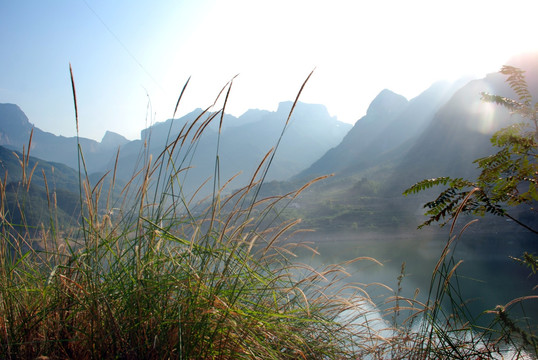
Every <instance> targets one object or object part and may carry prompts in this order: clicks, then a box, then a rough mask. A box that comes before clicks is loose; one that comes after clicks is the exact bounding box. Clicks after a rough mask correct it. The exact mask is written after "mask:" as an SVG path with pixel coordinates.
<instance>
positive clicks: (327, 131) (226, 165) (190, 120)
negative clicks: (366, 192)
mask: <svg viewBox="0 0 538 360" xmlns="http://www.w3.org/2000/svg"><path fill="white" fill-rule="evenodd" d="M291 107H292V102H282V103H281V104H279V107H278V110H277V111H274V112H272V111H266V110H258V109H251V110H248V111H247V112H245V113H244V114H243V115H241V116H240V117H235V116H232V115H229V114H225V115H224V116H223V117H222V122H221V115H220V113H217V114H215V113H210V112H203V110H202V109H195V110H194V111H192V112H191V113H189V114H187V115H185V116H183V117H181V118H179V119H170V120H167V121H165V122H161V123H157V124H154V125H152V126H150V127H148V128H147V129H144V130H142V131H141V140H134V141H128V140H127V139H125V138H124V137H123V136H121V135H119V134H115V133H112V132H109V131H107V132H106V133H105V135H104V137H103V139H102V140H101V142H97V141H94V140H90V139H85V138H80V139H79V140H80V144H81V148H82V151H83V154H84V164H85V166H86V170H87V171H88V173H89V174H90V175H91V177H92V178H99V177H100V176H101V175H102V174H104V173H106V172H108V171H111V170H113V169H114V167H115V166H117V168H116V174H117V177H118V179H122V180H124V182H126V181H129V180H130V179H131V177H132V176H133V174H135V173H136V172H137V171H139V170H140V169H142V168H143V167H144V165H143V164H144V162H145V160H147V159H149V156H151V157H152V159H153V160H155V159H157V158H158V156H159V155H160V154H161V152H162V151H163V150H164V149H165V144H167V143H168V144H169V143H171V142H172V141H174V140H175V139H176V138H177V137H178V135H179V134H180V132H181V131H182V129H183V130H184V131H185V132H186V131H187V129H189V128H190V127H191V125H192V129H191V130H192V131H191V132H190V133H189V135H188V136H189V141H188V142H186V143H185V146H184V148H183V149H181V151H177V152H176V154H175V159H174V161H175V162H176V163H175V165H176V166H191V169H190V170H189V171H188V172H185V174H184V175H185V178H184V179H187V178H188V181H187V184H186V185H185V188H184V189H185V190H187V189H189V190H191V191H193V190H195V189H196V188H197V187H198V186H199V185H200V184H201V183H202V182H204V181H205V180H206V179H207V178H209V177H211V176H213V174H214V169H215V167H214V164H215V159H216V156H217V144H219V145H218V155H219V169H220V170H219V174H220V179H221V181H223V182H224V181H226V180H228V179H229V178H231V177H232V176H234V175H236V174H237V173H239V172H242V173H241V174H240V175H239V176H238V177H237V178H236V179H235V182H234V183H233V185H234V186H242V185H244V184H246V183H247V182H248V181H249V180H250V176H251V175H252V174H253V173H254V171H255V169H256V167H257V166H258V164H259V162H260V161H261V160H262V159H263V157H264V156H265V154H266V153H267V152H268V151H269V150H270V149H271V148H272V147H274V146H275V144H276V143H277V141H279V138H280V136H281V134H282V133H283V129H284V127H285V126H286V120H287V119H288V114H289V111H290V110H291ZM209 120H211V121H209ZM193 124H194V125H193ZM199 128H204V131H203V134H201V136H198V134H197V133H196V131H197V130H198V129H199ZM350 128H351V125H349V124H345V123H342V122H340V121H338V120H337V119H336V118H335V117H331V116H330V115H329V113H328V111H327V109H326V108H325V107H324V106H323V105H313V104H304V103H298V104H297V105H296V107H295V109H294V113H293V115H292V116H291V118H290V122H289V124H287V126H286V130H285V131H284V136H283V138H282V139H281V141H280V145H279V148H278V150H277V151H276V153H275V156H274V158H273V161H272V164H271V168H270V171H269V173H268V174H267V179H278V180H284V179H286V178H288V177H289V176H290V175H293V174H295V173H298V172H299V171H301V170H303V169H305V168H306V167H308V166H310V165H311V164H312V163H313V162H314V161H315V160H316V159H318V158H319V157H320V156H321V155H323V153H325V152H326V151H327V150H329V149H330V148H331V147H333V146H336V145H337V144H338V143H339V142H340V141H341V140H342V138H343V137H344V136H345V134H346V133H347V132H348V131H349V129H350ZM32 130H33V137H32V143H31V151H30V153H31V154H32V155H33V156H36V157H38V158H41V159H43V160H46V161H55V162H59V163H63V164H66V165H68V166H70V167H72V168H75V169H77V168H78V166H79V163H78V161H79V160H78V154H77V138H76V137H63V136H56V135H54V134H51V133H48V132H44V131H42V130H40V129H38V128H36V127H34V126H33V125H32V124H31V123H30V122H29V120H28V118H27V117H26V115H25V114H24V113H23V112H22V110H21V109H20V108H19V107H18V106H17V105H14V104H0V145H3V146H5V147H8V148H10V149H14V150H22V149H23V148H27V147H28V141H29V138H30V133H31V132H32ZM194 136H196V137H199V139H198V141H197V142H196V144H197V145H196V148H192V147H191V143H190V140H192V139H193V137H194ZM118 149H120V152H119V162H118V163H116V161H115V160H116V154H117V150H118ZM176 150H178V149H176ZM187 173H188V174H187ZM187 175H188V176H187Z"/></svg>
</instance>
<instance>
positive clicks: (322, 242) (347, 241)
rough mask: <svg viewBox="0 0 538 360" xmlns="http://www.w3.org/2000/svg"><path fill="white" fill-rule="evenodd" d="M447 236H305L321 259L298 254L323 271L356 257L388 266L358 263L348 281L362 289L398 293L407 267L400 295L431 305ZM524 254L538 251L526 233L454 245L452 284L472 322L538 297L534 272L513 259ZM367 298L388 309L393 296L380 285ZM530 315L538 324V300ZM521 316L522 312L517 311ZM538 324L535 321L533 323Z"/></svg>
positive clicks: (465, 238) (466, 238)
mask: <svg viewBox="0 0 538 360" xmlns="http://www.w3.org/2000/svg"><path fill="white" fill-rule="evenodd" d="M447 234H448V229H447V230H446V232H439V231H420V230H417V231H416V233H411V234H410V233H407V234H383V233H376V232H370V233H357V234H345V235H339V236H334V235H329V234H322V233H306V234H302V235H301V236H300V239H301V240H303V241H308V242H311V243H312V244H311V246H312V247H313V248H314V249H316V250H317V251H318V252H319V253H320V255H315V256H312V254H310V253H307V252H306V251H302V250H301V251H298V252H297V253H298V255H299V257H298V261H299V262H304V263H307V264H309V265H312V266H313V267H315V268H321V267H323V266H324V265H327V264H333V263H341V262H344V261H347V260H351V259H353V258H356V257H363V256H367V257H373V258H375V259H376V260H378V261H380V262H381V263H382V264H383V265H382V266H380V265H377V264H375V263H374V262H371V261H365V260H362V261H359V262H356V263H353V264H351V265H349V266H347V267H346V269H347V271H348V272H349V273H350V274H351V276H350V277H349V278H347V279H346V281H349V282H359V283H363V284H370V283H382V284H385V285H388V286H389V287H390V288H392V289H393V290H394V291H396V290H397V289H398V276H399V275H400V273H401V268H402V263H403V262H405V271H404V274H405V276H404V278H403V280H402V283H401V286H400V287H401V292H400V294H401V295H402V296H404V297H408V298H412V297H413V296H414V294H415V291H416V289H419V293H418V297H417V299H418V300H419V301H422V302H424V301H426V300H427V298H428V291H429V288H430V283H431V278H432V271H433V269H434V268H435V265H436V264H437V262H438V259H439V256H440V255H441V253H442V250H443V248H444V247H445V245H446V241H447V239H448V235H447ZM524 251H528V252H531V253H533V252H534V253H537V252H538V237H536V235H532V234H529V233H525V232H510V233H502V234H501V233H496V234H486V235H484V234H477V233H472V232H470V231H469V232H467V233H464V234H463V235H462V236H461V237H460V238H459V239H457V240H456V242H455V248H454V251H453V252H451V254H452V255H453V257H454V259H455V263H457V262H458V261H459V260H463V262H462V263H461V264H460V266H459V267H458V270H457V272H456V277H455V278H453V280H452V283H455V281H456V280H457V282H458V283H459V286H460V289H461V296H462V298H463V299H464V300H465V301H466V306H467V307H468V309H469V311H470V312H471V314H472V316H473V317H477V316H479V315H480V314H481V313H482V312H483V311H484V310H488V309H494V308H495V306H496V305H505V304H507V303H508V302H509V301H511V300H513V299H514V298H518V297H521V296H527V295H538V290H537V289H534V290H533V287H535V286H536V285H537V283H538V282H537V281H536V280H537V277H536V276H535V277H530V276H529V274H530V273H531V271H530V269H529V268H527V267H525V266H522V265H521V264H519V263H518V262H516V261H515V260H513V259H511V258H510V256H513V257H521V256H522V254H523V252H524ZM368 293H369V294H370V296H371V297H372V298H373V300H374V302H375V303H376V304H377V305H378V306H379V307H380V308H383V307H386V305H384V301H385V300H386V298H387V297H388V296H392V295H394V292H391V291H389V290H387V289H385V288H383V287H380V286H371V287H368ZM524 309H525V311H526V313H525V315H527V316H531V317H533V319H534V320H535V321H536V320H538V319H537V317H538V300H536V299H534V300H532V299H531V300H527V301H526V302H525V307H524ZM512 310H513V311H517V312H518V315H522V313H521V312H520V310H521V309H520V307H519V306H516V307H513V308H512ZM492 319H493V317H492V316H491V315H485V316H482V317H481V318H480V319H479V322H480V323H484V324H487V323H489V322H490V321H491V320H492ZM534 323H536V322H534Z"/></svg>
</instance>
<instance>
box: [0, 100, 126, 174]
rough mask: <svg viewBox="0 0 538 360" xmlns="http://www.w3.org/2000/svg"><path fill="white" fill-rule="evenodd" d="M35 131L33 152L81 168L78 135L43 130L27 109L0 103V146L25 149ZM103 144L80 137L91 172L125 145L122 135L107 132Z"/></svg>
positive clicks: (48, 159)
mask: <svg viewBox="0 0 538 360" xmlns="http://www.w3.org/2000/svg"><path fill="white" fill-rule="evenodd" d="M32 130H33V136H32V144H31V146H32V148H31V149H30V153H31V154H32V155H33V156H36V157H38V158H40V159H43V160H46V161H54V162H59V163H62V164H65V165H67V166H69V167H71V168H74V169H76V168H78V154H77V138H76V137H64V136H57V135H54V134H51V133H49V132H45V131H42V130H41V129H39V128H37V127H35V126H34V125H33V124H31V123H30V121H29V120H28V118H27V117H26V115H25V114H24V112H23V111H22V110H21V109H20V108H19V107H18V106H17V105H15V104H0V145H1V146H4V147H7V148H10V149H13V150H17V151H22V149H23V147H24V148H26V149H27V148H28V141H29V139H30V133H31V132H32ZM103 140H104V141H105V142H104V143H99V142H97V141H95V140H91V139H87V138H83V137H81V138H80V139H79V141H80V145H81V148H82V149H83V152H84V158H85V162H86V168H87V170H88V172H89V173H92V172H94V171H99V170H101V169H102V167H103V160H104V159H106V160H105V161H104V162H105V163H108V160H109V159H110V158H112V157H113V156H114V154H115V150H117V148H118V146H120V145H122V144H125V141H126V139H125V138H123V137H122V136H121V135H118V134H114V133H111V132H108V133H107V134H105V137H104V138H103Z"/></svg>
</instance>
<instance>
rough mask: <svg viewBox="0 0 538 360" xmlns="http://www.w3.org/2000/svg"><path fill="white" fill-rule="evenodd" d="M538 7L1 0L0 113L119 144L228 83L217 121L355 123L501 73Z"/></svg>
mask: <svg viewBox="0 0 538 360" xmlns="http://www.w3.org/2000/svg"><path fill="white" fill-rule="evenodd" d="M537 10H538V1H536V0H512V1H507V0H503V1H497V0H487V1H481V0H472V1H470V0H461V1H460V0H452V1H432V0H428V1H418V0H415V1H413V0H407V1H401V0H375V1H374V0H369V1H362V0H355V1H339V0H334V1H327V0H324V1H313V0H305V1H294V0H283V1H281V0H270V1H269V0H267V1H266V0H259V1H256V0H226V1H224V0H223V1H218V0H189V1H182V0H152V1H134V0H129V1H128V0H47V1H43V0H0V46H1V47H0V69H1V71H0V103H6V102H10V103H16V104H18V105H19V106H20V107H21V108H22V109H23V111H24V112H25V113H26V114H27V116H28V117H29V119H30V121H31V122H32V123H34V124H35V125H36V126H38V127H39V128H41V129H43V130H46V131H50V132H53V133H55V134H61V135H65V136H72V135H74V134H75V122H74V110H73V102H72V93H71V85H70V80H69V63H71V64H72V67H73V72H74V76H75V82H76V87H77V97H78V106H79V119H80V132H81V136H85V137H90V138H94V139H100V138H101V137H102V136H103V134H104V132H105V131H106V130H112V131H115V132H118V133H120V134H122V135H124V136H126V137H128V138H129V139H134V138H137V137H139V134H140V130H141V129H142V128H144V127H146V126H147V125H149V124H150V123H152V122H156V121H164V120H166V119H168V118H170V117H171V116H172V113H173V110H174V106H175V102H176V100H177V97H178V95H179V92H180V90H181V88H182V87H183V84H184V83H185V81H186V80H187V78H188V77H189V76H191V75H192V79H191V82H190V84H189V87H188V89H187V93H186V95H185V97H184V101H183V103H182V105H181V106H180V110H179V113H180V115H181V114H185V113H187V112H190V111H191V110H193V109H194V108H197V107H207V106H209V105H210V104H211V103H212V102H213V100H214V98H215V96H216V95H217V94H218V92H219V91H220V89H221V88H222V86H224V85H225V84H226V82H227V81H228V80H230V79H231V78H232V77H233V76H234V75H236V74H239V76H238V77H237V78H236V79H235V81H234V85H233V88H232V93H231V96H230V99H229V103H228V107H227V110H228V112H229V113H231V114H233V115H237V116H238V115H241V114H242V113H243V112H244V111H246V110H247V109H249V108H260V109H267V110H276V107H277V105H278V103H279V102H281V101H285V100H293V99H294V98H295V95H296V93H297V91H298V90H299V88H300V86H301V84H302V82H303V81H304V80H305V78H306V77H307V75H308V74H309V73H310V71H311V70H313V69H314V68H315V71H314V74H313V76H312V78H311V79H310V81H309V83H308V84H307V86H306V88H305V90H304V92H303V95H302V97H301V100H302V101H304V102H308V103H322V104H325V105H326V106H327V108H328V110H329V112H330V114H331V115H334V116H337V117H338V119H340V120H342V121H345V122H349V123H354V122H355V121H356V120H358V119H359V118H360V117H361V116H363V115H364V114H365V112H366V109H367V106H368V104H369V103H370V102H371V100H372V99H373V98H374V97H375V96H376V95H377V94H378V93H379V92H380V91H381V90H382V89H384V88H388V89H391V90H393V91H395V92H397V93H400V94H402V95H404V96H406V97H407V98H412V97H414V96H416V95H418V94H419V93H420V92H421V91H423V90H425V89H426V88H427V87H428V86H429V85H431V84H432V83H433V82H435V81H437V80H442V79H449V80H455V79H456V78H458V77H460V76H463V75H477V76H483V75H484V74H485V73H488V72H493V71H497V70H498V69H499V68H500V67H501V65H503V64H504V63H505V62H506V60H508V59H509V58H510V57H511V56H512V55H516V54H518V53H521V52H525V51H535V50H538V41H536V36H535V35H536V33H537V32H536V14H537V13H538V12H537Z"/></svg>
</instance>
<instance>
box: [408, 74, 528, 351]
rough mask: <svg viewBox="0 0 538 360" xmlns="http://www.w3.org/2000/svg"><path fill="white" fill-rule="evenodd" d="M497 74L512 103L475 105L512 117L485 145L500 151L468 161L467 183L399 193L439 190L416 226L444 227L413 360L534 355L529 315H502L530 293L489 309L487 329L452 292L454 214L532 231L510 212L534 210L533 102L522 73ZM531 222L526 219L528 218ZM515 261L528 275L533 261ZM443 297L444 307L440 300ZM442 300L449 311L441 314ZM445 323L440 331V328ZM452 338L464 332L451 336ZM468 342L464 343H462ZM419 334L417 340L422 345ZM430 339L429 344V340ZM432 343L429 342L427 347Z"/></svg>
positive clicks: (445, 181)
mask: <svg viewBox="0 0 538 360" xmlns="http://www.w3.org/2000/svg"><path fill="white" fill-rule="evenodd" d="M501 73H502V74H505V75H508V78H507V82H508V84H509V85H510V87H511V89H512V90H513V91H514V92H515V94H516V95H517V97H518V99H517V100H514V99H510V98H506V97H502V96H498V95H490V94H486V93H482V99H483V100H484V101H486V102H491V103H496V104H499V105H501V106H503V107H505V108H507V109H509V110H510V111H511V112H512V115H513V116H517V117H518V120H519V122H518V123H516V124H514V125H512V126H510V127H507V128H504V129H501V130H499V131H498V132H496V133H495V134H494V135H493V136H492V137H491V143H492V145H494V146H495V147H497V148H500V150H498V152H497V153H496V154H494V155H491V156H487V157H484V158H480V159H477V160H475V161H474V163H475V164H477V165H478V168H479V169H480V174H479V175H478V177H477V179H476V180H474V181H471V180H466V179H462V178H450V177H440V178H435V179H427V180H422V181H420V182H418V183H416V184H414V185H413V186H411V187H410V188H408V189H407V190H405V192H404V195H409V194H416V193H419V192H421V191H425V190H427V189H430V188H433V187H434V186H446V187H447V188H446V189H445V190H443V191H442V192H441V193H440V194H439V195H438V196H437V198H436V199H435V200H433V201H429V202H427V203H426V204H425V205H424V207H425V208H427V209H428V210H427V211H426V214H425V215H427V216H429V218H428V219H427V220H426V221H425V222H424V223H423V224H421V225H420V226H419V228H420V227H423V226H426V225H430V224H432V223H434V222H439V223H440V224H441V226H444V225H445V224H447V223H449V222H451V223H452V226H451V229H450V240H449V241H448V242H447V244H446V246H445V249H444V250H443V253H442V255H441V257H440V259H439V262H438V264H437V266H436V268H435V270H434V272H433V277H432V285H431V288H430V294H429V299H428V302H427V303H428V304H430V305H429V306H428V309H427V311H426V312H425V317H426V318H427V321H425V322H424V323H423V326H422V330H421V331H422V333H424V334H429V341H426V342H425V343H424V345H420V346H418V349H420V350H419V351H418V353H417V354H418V355H419V357H422V356H424V355H423V354H431V353H432V352H433V353H438V354H443V355H442V357H445V356H447V354H445V353H444V352H445V351H446V350H448V351H449V353H450V357H451V358H452V357H456V358H467V357H468V356H472V357H477V358H483V357H485V358H490V357H493V356H494V355H493V354H494V353H496V352H498V349H499V345H498V344H500V343H502V342H504V343H506V344H511V346H512V347H513V348H514V349H518V350H517V352H516V355H515V356H517V357H519V356H523V357H524V356H526V355H523V354H522V353H520V352H519V351H520V350H519V349H523V348H525V349H528V350H530V351H532V352H533V353H534V354H535V355H536V354H538V337H537V336H536V335H535V331H536V329H535V328H534V326H535V324H533V323H532V321H533V320H536V319H533V318H532V317H531V318H530V319H526V320H524V321H522V322H517V321H514V320H513V319H512V318H511V317H509V316H508V311H507V310H508V309H509V308H511V307H514V306H515V305H518V306H522V302H523V301H524V300H527V299H536V298H538V297H536V296H534V295H530V296H527V297H521V298H517V299H514V300H512V301H510V302H509V303H508V304H506V305H504V306H501V305H499V306H498V307H497V308H496V309H495V310H489V311H486V312H485V314H493V315H495V320H494V321H493V322H492V323H491V324H490V325H489V326H487V327H478V326H477V325H476V319H475V318H473V317H472V315H471V314H470V313H468V312H467V310H466V306H465V303H466V302H465V301H464V299H463V298H462V294H461V289H459V287H458V277H457V275H456V273H457V268H458V266H459V265H460V264H461V263H462V261H461V260H460V261H459V262H456V260H455V259H454V257H453V255H451V256H448V255H449V254H450V253H451V254H453V253H454V252H453V250H454V247H455V244H456V242H457V240H458V239H459V237H460V236H461V235H462V234H463V233H464V232H465V230H466V229H467V227H468V226H469V225H470V224H471V223H473V222H474V221H476V220H474V221H471V222H470V223H468V224H467V225H465V227H463V229H462V230H461V232H460V233H459V234H457V235H454V225H455V223H456V220H457V218H458V217H459V215H460V214H470V215H479V216H484V215H485V214H486V213H490V214H494V215H497V216H502V217H506V218H508V219H511V220H513V221H514V222H516V223H517V224H519V225H521V226H522V227H524V228H525V229H527V230H529V231H530V232H532V233H533V234H537V233H538V231H537V229H536V228H534V227H533V226H534V225H535V224H533V223H530V224H529V223H526V222H523V221H522V220H521V219H518V218H516V217H514V216H513V215H512V214H511V213H510V212H509V209H515V208H516V207H520V206H521V205H526V206H528V209H529V210H527V211H531V212H534V211H535V210H534V206H535V205H536V201H538V192H537V187H536V186H537V181H538V161H537V145H538V143H537V141H538V103H534V104H533V102H532V96H531V93H530V91H529V90H528V86H527V83H526V80H525V76H524V71H522V70H520V69H518V68H514V67H511V66H504V67H503V68H502V69H501ZM530 218H531V219H533V217H530ZM513 259H514V260H516V261H518V262H520V263H522V264H524V265H526V266H528V267H529V268H530V270H531V272H532V274H535V272H536V268H537V265H536V264H537V261H536V260H537V259H536V256H535V255H533V254H531V253H528V252H525V253H524V254H523V257H522V258H521V259H517V258H513ZM447 299H448V301H447ZM443 301H445V302H447V303H448V304H449V306H450V307H451V311H448V312H446V310H445V309H444V307H443ZM443 323H446V326H447V327H446V328H442V327H440V325H439V324H443ZM451 333H455V334H458V333H459V334H464V337H462V336H461V335H459V336H456V337H452V335H451ZM467 336H470V337H469V338H467V339H466V338H465V337H467ZM425 338H426V336H424V337H422V339H423V340H424V339H425ZM434 339H435V340H434ZM433 340H434V341H433ZM462 341H463V342H469V344H471V349H472V350H473V352H472V353H468V352H462V351H461V349H460V345H461V343H462Z"/></svg>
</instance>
